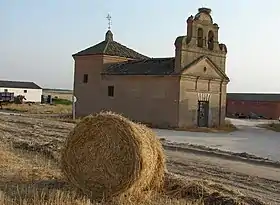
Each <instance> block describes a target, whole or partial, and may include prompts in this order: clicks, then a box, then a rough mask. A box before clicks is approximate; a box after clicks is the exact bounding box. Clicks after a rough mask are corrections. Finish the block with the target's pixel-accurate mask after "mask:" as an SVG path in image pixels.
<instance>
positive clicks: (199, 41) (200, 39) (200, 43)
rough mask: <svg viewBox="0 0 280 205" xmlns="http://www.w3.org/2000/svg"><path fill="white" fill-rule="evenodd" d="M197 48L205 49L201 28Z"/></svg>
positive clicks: (198, 31)
mask: <svg viewBox="0 0 280 205" xmlns="http://www.w3.org/2000/svg"><path fill="white" fill-rule="evenodd" d="M197 46H198V47H200V48H202V47H203V30H202V28H199V29H198V30H197Z"/></svg>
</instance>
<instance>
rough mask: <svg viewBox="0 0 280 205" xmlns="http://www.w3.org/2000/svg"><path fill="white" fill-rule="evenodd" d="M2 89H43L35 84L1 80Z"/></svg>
mask: <svg viewBox="0 0 280 205" xmlns="http://www.w3.org/2000/svg"><path fill="white" fill-rule="evenodd" d="M0 87H1V88H27V89H42V88H41V87H40V86H38V85H37V84H35V83H33V82H21V81H8V80H0Z"/></svg>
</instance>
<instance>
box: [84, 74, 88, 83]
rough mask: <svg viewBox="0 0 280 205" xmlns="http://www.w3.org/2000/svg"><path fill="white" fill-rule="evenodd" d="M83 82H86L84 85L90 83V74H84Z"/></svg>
mask: <svg viewBox="0 0 280 205" xmlns="http://www.w3.org/2000/svg"><path fill="white" fill-rule="evenodd" d="M83 82H84V83H87V82H88V74H84V79H83Z"/></svg>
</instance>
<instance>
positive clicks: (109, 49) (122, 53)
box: [73, 30, 149, 60]
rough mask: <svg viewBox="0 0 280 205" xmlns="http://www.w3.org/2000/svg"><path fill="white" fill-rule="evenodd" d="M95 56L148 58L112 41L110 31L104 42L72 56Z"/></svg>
mask: <svg viewBox="0 0 280 205" xmlns="http://www.w3.org/2000/svg"><path fill="white" fill-rule="evenodd" d="M96 54H103V55H110V56H119V57H125V58H132V59H137V60H142V59H147V58H149V57H147V56H144V55H142V54H140V53H138V52H136V51H134V50H132V49H130V48H127V47H126V46H124V45H122V44H120V43H118V42H116V41H114V40H113V34H112V32H111V31H110V30H109V31H107V33H106V37H105V40H104V41H102V42H100V43H98V44H96V45H94V46H92V47H89V48H87V49H85V50H82V51H80V52H78V53H76V54H74V55H73V56H85V55H96Z"/></svg>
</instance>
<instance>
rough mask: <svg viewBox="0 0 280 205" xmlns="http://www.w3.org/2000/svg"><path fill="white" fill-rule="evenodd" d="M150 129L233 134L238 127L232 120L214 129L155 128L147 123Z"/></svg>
mask: <svg viewBox="0 0 280 205" xmlns="http://www.w3.org/2000/svg"><path fill="white" fill-rule="evenodd" d="M145 125H147V126H148V127H151V128H157V129H168V130H177V131H189V132H213V133H219V132H233V131H236V130H237V127H236V126H235V125H233V124H232V123H231V121H230V120H225V124H224V125H223V126H214V127H209V128H208V127H181V128H178V127H169V126H155V125H152V124H150V123H145Z"/></svg>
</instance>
